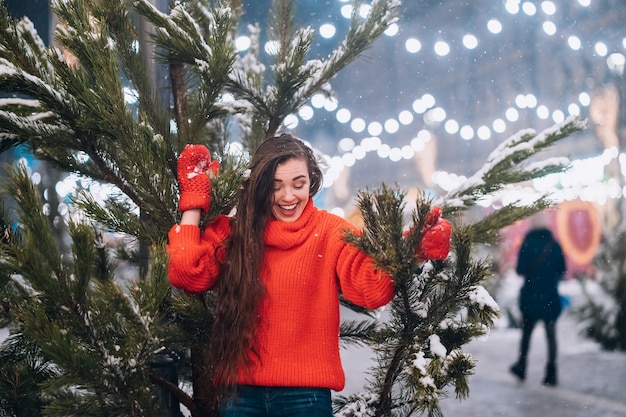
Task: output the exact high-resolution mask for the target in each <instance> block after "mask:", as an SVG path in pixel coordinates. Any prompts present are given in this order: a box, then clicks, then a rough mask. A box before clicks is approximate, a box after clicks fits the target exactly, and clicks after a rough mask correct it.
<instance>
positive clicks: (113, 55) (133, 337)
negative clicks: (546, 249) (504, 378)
mask: <svg viewBox="0 0 626 417" xmlns="http://www.w3.org/2000/svg"><path fill="white" fill-rule="evenodd" d="M131 3H132V4H131ZM294 5H295V2H292V1H286V0H283V1H276V2H275V4H274V7H273V8H272V12H271V19H270V20H271V25H270V28H269V30H268V36H269V37H270V38H271V39H272V40H274V41H275V45H277V46H276V54H275V55H274V60H275V61H274V63H273V64H272V65H271V66H269V68H266V66H265V65H264V64H263V63H262V62H260V60H259V56H258V50H259V33H260V31H259V28H258V26H250V27H249V28H248V30H249V32H250V33H249V35H250V37H251V38H252V39H253V40H254V42H253V46H252V48H250V49H249V51H248V52H247V53H246V54H244V55H240V54H238V53H237V52H236V49H235V47H234V39H235V34H236V31H237V29H238V24H239V21H240V20H239V19H240V16H241V13H242V12H243V9H242V6H241V4H240V2H238V1H235V0H233V1H230V2H227V1H217V2H210V1H209V0H205V1H201V0H197V1H179V2H176V3H175V4H173V5H172V7H171V9H170V10H167V11H160V10H157V9H156V8H155V7H154V6H153V5H152V4H151V3H150V2H149V1H147V0H137V1H133V2H125V1H115V0H102V1H97V2H88V1H84V0H70V1H56V2H54V3H53V9H54V12H55V14H56V16H57V17H58V19H59V22H60V24H59V26H58V28H57V30H56V33H55V39H56V42H58V48H57V47H46V46H45V45H44V43H43V42H42V41H41V39H40V38H39V36H38V35H37V32H36V30H35V29H34V28H33V27H32V25H31V24H30V22H29V20H28V19H26V18H24V19H22V20H20V21H15V20H13V19H12V18H10V17H9V15H8V13H7V11H6V10H4V9H3V8H0V10H1V11H0V30H1V31H2V32H1V34H0V60H1V65H0V91H3V92H5V93H9V94H10V95H11V96H12V98H8V99H2V100H0V151H2V152H4V151H7V150H10V149H13V148H14V147H16V146H26V147H28V149H30V150H31V152H32V154H33V155H34V156H35V157H36V158H38V159H40V160H43V161H46V162H47V163H49V164H51V165H52V166H54V167H55V168H56V169H57V170H59V171H60V172H65V173H72V174H74V175H77V176H80V177H79V178H80V180H79V181H77V188H76V192H75V194H74V195H73V197H72V199H71V200H72V201H71V204H70V211H69V213H67V215H66V216H65V221H64V225H66V227H67V237H64V242H66V243H67V247H68V248H69V249H68V250H64V249H63V248H64V245H61V244H59V239H58V238H57V233H56V231H55V230H56V227H58V226H59V225H58V224H56V223H54V222H52V221H51V219H50V218H49V216H48V215H47V214H46V211H45V210H42V207H44V206H45V204H46V201H45V199H44V198H43V197H44V196H42V193H41V190H40V189H39V188H38V187H37V185H36V184H35V183H34V181H33V179H32V178H31V176H30V175H29V167H28V166H26V165H23V164H16V165H14V166H12V167H7V168H6V169H7V175H6V180H5V182H4V186H3V187H4V188H3V192H4V196H5V197H7V199H6V201H8V202H9V203H7V204H6V205H5V206H4V207H3V210H2V212H1V213H0V214H1V218H2V225H3V240H2V243H1V244H0V283H1V288H2V307H3V312H4V317H5V318H4V319H3V323H2V324H4V325H8V326H9V328H10V332H11V334H10V337H9V338H8V339H7V340H6V341H5V342H4V343H3V345H2V348H1V350H0V355H1V356H2V361H1V363H2V365H1V366H0V369H1V372H0V385H1V386H2V388H1V389H0V410H2V413H5V414H8V415H53V416H69V415H93V416H97V415H100V416H112V415H127V416H145V415H151V416H159V415H180V411H179V410H180V408H181V407H180V406H179V404H182V406H183V407H182V408H183V409H185V410H188V413H189V414H191V415H192V416H195V417H200V416H210V415H215V414H214V413H215V411H214V410H213V408H212V406H211V404H208V403H207V402H206V401H205V400H204V399H206V398H208V397H210V395H209V394H210V392H211V390H212V389H213V387H212V385H211V382H210V378H207V377H206V372H207V367H208V365H207V362H206V357H207V355H206V353H207V352H206V346H207V345H208V344H207V340H209V339H210V337H211V334H210V329H211V322H212V313H213V309H212V308H213V306H214V300H213V299H212V297H213V295H212V294H211V293H206V294H202V295H201V296H192V295H189V294H184V293H181V292H177V291H173V290H172V288H171V287H170V286H169V282H168V277H167V257H166V255H165V241H164V239H165V236H166V233H167V231H168V230H169V228H170V227H171V226H172V225H173V224H175V223H176V222H177V221H178V220H179V217H178V216H179V213H178V212H177V201H178V184H177V181H176V158H177V155H178V154H179V153H180V151H181V150H182V149H183V147H184V145H185V144H187V143H202V144H204V145H206V146H207V147H209V149H210V150H211V153H212V155H216V157H217V158H218V159H219V160H220V162H221V169H220V172H219V175H218V176H217V178H216V180H215V181H214V182H213V187H212V194H213V195H212V202H213V203H212V205H211V210H210V212H209V213H207V215H206V216H205V217H204V219H203V222H204V223H205V224H206V222H209V221H210V220H211V219H212V218H213V217H215V216H216V215H217V214H223V213H229V212H230V211H231V209H232V207H233V206H234V199H235V195H236V191H237V189H238V187H239V184H240V183H241V181H242V179H243V177H244V175H245V170H246V163H247V159H248V157H247V155H249V153H250V152H253V151H254V149H255V147H256V146H257V145H258V144H259V143H260V142H261V141H262V140H263V139H264V138H266V137H270V136H272V135H273V134H274V133H276V132H277V131H278V130H280V129H281V128H283V122H284V120H285V118H286V116H288V115H289V114H292V113H295V112H297V110H298V109H299V108H300V107H301V106H302V105H303V104H305V103H306V102H307V101H308V100H309V99H310V98H311V97H312V95H313V94H315V93H320V92H322V93H324V94H326V95H332V94H333V92H332V89H331V86H330V81H331V80H332V78H333V76H335V75H336V74H337V73H338V72H339V71H341V70H343V69H344V68H345V67H346V66H347V65H348V64H349V63H350V62H352V61H353V60H354V59H355V58H357V57H359V56H360V55H361V54H362V52H363V51H364V50H366V49H367V48H368V47H369V46H370V45H372V43H373V42H374V41H375V40H376V39H377V38H378V37H379V36H380V35H381V34H382V33H383V32H384V31H385V30H386V29H387V28H388V27H389V25H390V24H392V23H393V22H395V21H396V20H397V19H398V18H399V13H398V8H399V2H397V1H395V0H388V1H387V0H380V1H376V2H373V3H372V4H371V8H370V10H369V13H368V15H367V16H366V17H362V16H360V15H359V13H358V11H359V10H360V7H359V6H360V3H359V2H356V3H355V4H354V8H353V10H354V12H353V16H352V20H351V25H350V28H349V31H348V33H347V35H346V37H345V39H344V40H343V43H342V44H341V45H338V46H337V47H336V49H335V50H334V51H333V52H332V53H331V54H330V55H329V56H328V57H327V58H326V59H324V60H317V59H309V52H310V50H311V47H312V44H313V40H314V32H313V31H312V30H311V29H310V28H297V27H295V24H294V19H293V15H294ZM146 33H149V34H150V36H149V37H147V35H146ZM165 75H167V76H165ZM583 127H584V122H583V121H581V120H579V119H577V118H570V119H567V120H565V121H564V122H563V123H560V124H558V125H555V126H554V127H552V128H550V129H547V130H544V131H542V132H539V133H537V132H534V131H532V130H526V131H522V132H520V133H519V134H517V135H514V136H512V137H510V138H509V139H508V140H507V141H505V142H503V143H502V145H501V146H500V147H499V148H497V149H496V150H495V151H494V152H493V153H492V155H491V156H490V157H489V159H488V160H487V161H486V163H485V165H484V167H483V169H481V170H480V171H479V172H477V173H476V175H475V176H473V177H472V178H470V179H469V180H468V181H466V182H465V183H463V184H462V185H461V186H459V187H458V188H457V189H455V190H452V191H450V192H449V193H448V194H447V195H445V196H442V197H441V198H439V199H437V200H433V199H432V198H430V197H427V196H425V195H423V196H420V197H418V199H417V201H416V202H415V203H416V208H415V209H414V210H413V211H412V213H411V216H410V219H409V220H408V221H407V220H406V218H405V208H406V203H407V202H406V198H405V194H404V192H403V191H402V190H401V189H399V188H398V187H393V186H388V185H385V184H381V185H380V186H378V187H376V188H374V189H373V190H371V191H370V190H364V191H361V192H360V193H359V195H358V206H359V210H360V212H361V213H362V216H363V221H364V227H363V234H362V235H358V236H357V235H346V239H348V240H349V241H350V242H352V243H354V244H355V245H357V246H358V247H360V248H362V249H363V250H365V251H367V252H368V253H370V254H372V255H373V257H374V259H375V261H376V263H377V264H378V265H379V266H380V267H383V268H385V269H386V270H388V271H389V272H390V273H391V274H392V275H393V277H394V280H395V282H396V286H397V294H396V297H395V298H394V300H393V301H392V303H391V304H390V305H389V307H388V308H387V309H386V311H385V318H384V320H383V319H377V316H376V314H375V312H371V311H364V310H360V309H358V308H356V307H355V306H352V305H350V304H349V303H347V302H346V303H345V305H346V307H348V308H353V309H355V310H356V311H358V312H359V313H362V314H363V320H360V321H356V322H354V321H353V322H344V323H342V326H341V336H342V340H343V341H344V342H345V343H346V344H350V343H356V344H364V345H367V346H370V347H371V348H372V349H373V350H374V352H375V356H376V362H375V366H374V367H373V368H372V369H371V370H370V373H369V375H368V377H367V378H364V379H367V382H366V384H365V385H364V387H363V391H362V393H360V394H357V395H351V396H347V397H343V396H341V395H337V396H336V397H335V412H336V414H337V415H345V416H349V415H352V416H357V415H372V416H391V415H394V416H395V415H397V416H404V415H407V416H408V415H417V414H422V413H426V414H429V415H439V414H440V411H439V406H438V399H439V398H441V397H442V396H444V395H448V391H449V390H453V392H454V394H455V395H456V396H457V397H459V398H464V397H466V396H467V395H468V393H469V385H468V376H469V375H471V373H472V369H473V367H474V363H473V361H472V358H471V357H470V356H469V355H467V354H465V353H464V352H463V350H462V347H463V346H464V345H465V344H466V343H467V342H469V341H470V340H472V339H473V338H476V337H478V336H480V335H483V334H485V332H486V331H487V330H488V327H489V326H490V325H491V324H492V323H493V320H494V319H495V318H496V316H497V314H498V312H497V305H496V304H495V302H494V301H493V299H492V298H491V296H490V295H489V294H488V293H487V292H486V291H485V290H484V288H483V287H482V286H481V282H482V281H483V280H484V279H485V278H486V277H487V276H488V275H489V274H490V270H491V268H490V262H489V260H488V259H486V258H484V259H483V258H478V257H476V254H475V249H476V247H477V245H481V244H493V243H495V242H496V240H497V237H498V231H499V230H500V229H501V228H502V227H504V226H506V225H509V224H511V223H512V222H514V221H515V220H518V219H520V218H523V217H526V216H528V215H531V214H533V213H535V212H537V211H540V210H542V209H544V208H546V207H548V206H549V205H550V204H551V201H550V200H549V198H548V197H547V196H538V197H537V198H536V199H535V200H534V201H532V202H530V203H528V202H525V203H522V202H521V201H518V202H516V203H512V204H510V205H507V206H505V207H503V208H501V209H500V210H497V211H495V212H493V213H492V214H491V215H489V216H486V217H483V218H482V219H480V220H479V221H474V222H467V221H465V220H464V213H466V212H467V211H468V210H470V209H471V208H472V207H474V206H475V205H476V203H477V202H478V201H479V200H480V199H481V198H484V197H486V196H493V195H497V194H498V193H499V192H502V191H504V190H505V189H506V190H508V191H510V190H511V189H512V188H514V187H515V186H516V184H522V183H524V182H525V181H529V180H531V179H533V178H537V177H540V176H543V175H546V174H549V173H553V172H561V171H563V170H564V169H566V167H567V165H568V161H567V160H566V159H561V158H551V159H548V160H543V161H538V162H537V161H535V162H531V158H532V157H533V156H534V155H536V154H538V153H540V152H541V151H542V150H544V149H546V148H547V147H549V146H551V145H552V144H554V143H555V142H556V141H558V140H560V139H562V138H564V137H567V136H568V135H570V134H572V133H574V132H576V131H579V130H581V129H582V128H583ZM233 137H236V138H237V139H239V140H240V141H241V143H242V147H243V151H237V150H236V148H235V147H233V146H232V143H233ZM103 186H107V187H108V188H107V189H108V190H109V192H108V193H107V195H106V196H105V197H104V198H98V197H97V196H98V195H99V194H100V193H99V190H101V188H102V187H103ZM433 205H439V206H441V207H442V209H443V215H444V217H446V218H449V219H450V220H452V221H453V222H454V232H453V236H452V253H451V255H450V256H449V257H448V258H447V259H445V260H439V261H424V260H422V259H420V258H419V256H417V255H416V253H415V247H416V246H417V245H418V243H419V242H421V239H422V235H423V232H424V230H425V227H424V226H425V225H426V222H427V220H428V216H427V214H428V213H429V212H430V210H431V208H432V206H433ZM155 399H159V401H155Z"/></svg>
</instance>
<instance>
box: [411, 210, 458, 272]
mask: <svg viewBox="0 0 626 417" xmlns="http://www.w3.org/2000/svg"><path fill="white" fill-rule="evenodd" d="M441 213H442V210H441V207H434V208H433V209H432V210H431V211H430V212H429V213H428V216H427V217H426V224H425V225H424V228H423V229H422V241H421V242H420V244H419V245H418V246H417V248H416V249H415V254H416V255H417V256H418V257H419V258H420V259H424V260H426V259H446V258H447V257H448V253H450V236H451V234H452V226H451V225H450V222H448V221H447V220H446V219H442V218H441Z"/></svg>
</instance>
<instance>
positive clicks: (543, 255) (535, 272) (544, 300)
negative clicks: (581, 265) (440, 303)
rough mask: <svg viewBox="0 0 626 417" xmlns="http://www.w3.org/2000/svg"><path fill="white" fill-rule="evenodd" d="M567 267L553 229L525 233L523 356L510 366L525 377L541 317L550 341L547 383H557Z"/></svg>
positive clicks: (521, 270) (521, 252)
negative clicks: (558, 332)
mask: <svg viewBox="0 0 626 417" xmlns="http://www.w3.org/2000/svg"><path fill="white" fill-rule="evenodd" d="M565 270H566V267H565V257H564V255H563V250H562V248H561V245H560V244H559V243H558V242H557V241H556V239H555V238H554V236H553V235H552V232H551V231H550V230H548V229H546V228H537V229H532V230H530V231H529V232H528V233H527V234H526V236H525V237H524V241H523V242H522V245H521V247H520V250H519V255H518V259H517V267H516V271H517V273H518V274H519V275H520V276H522V277H523V278H524V284H523V285H522V288H521V289H520V294H519V307H520V311H521V313H522V339H521V342H520V351H519V358H518V360H517V362H516V363H515V364H514V365H513V366H511V369H510V371H511V373H513V374H514V375H515V376H517V377H518V378H519V379H520V380H522V381H523V380H524V379H525V378H526V364H527V360H528V350H529V348H530V338H531V335H532V332H533V329H534V328H535V325H536V324H537V322H538V321H543V323H544V327H545V331H546V339H547V345H548V360H547V364H546V371H545V377H544V380H543V384H544V385H548V386H554V385H556V384H557V367H556V357H557V341H556V322H557V319H558V318H559V315H560V314H561V310H562V306H561V299H560V296H559V292H558V284H559V281H560V280H561V279H562V278H563V275H564V274H565Z"/></svg>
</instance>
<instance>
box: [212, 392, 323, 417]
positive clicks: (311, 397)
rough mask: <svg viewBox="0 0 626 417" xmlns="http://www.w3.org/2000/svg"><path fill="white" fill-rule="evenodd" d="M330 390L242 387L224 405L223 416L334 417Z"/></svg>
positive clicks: (222, 406)
mask: <svg viewBox="0 0 626 417" xmlns="http://www.w3.org/2000/svg"><path fill="white" fill-rule="evenodd" d="M332 415H333V410H332V402H331V398H330V390H329V389H326V388H295V387H257V386H251V385H242V386H238V387H237V393H236V394H234V395H231V396H230V397H227V398H226V399H225V400H223V401H222V403H221V405H220V417H332Z"/></svg>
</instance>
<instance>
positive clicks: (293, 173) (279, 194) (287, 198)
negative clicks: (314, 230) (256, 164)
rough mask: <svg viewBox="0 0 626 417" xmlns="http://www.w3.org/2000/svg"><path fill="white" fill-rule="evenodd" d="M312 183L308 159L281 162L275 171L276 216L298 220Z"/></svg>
mask: <svg viewBox="0 0 626 417" xmlns="http://www.w3.org/2000/svg"><path fill="white" fill-rule="evenodd" d="M310 185H311V179H310V178H309V169H308V167H307V164H306V161H304V160H302V159H294V158H292V159H288V160H287V161H285V162H283V163H282V164H279V165H278V166H277V167H276V172H275V173H274V198H273V199H272V214H273V215H274V217H276V218H277V219H278V220H281V221H284V222H295V221H296V220H298V219H299V218H300V216H301V215H302V212H303V211H304V207H305V206H306V204H307V202H308V201H309V188H310Z"/></svg>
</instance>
